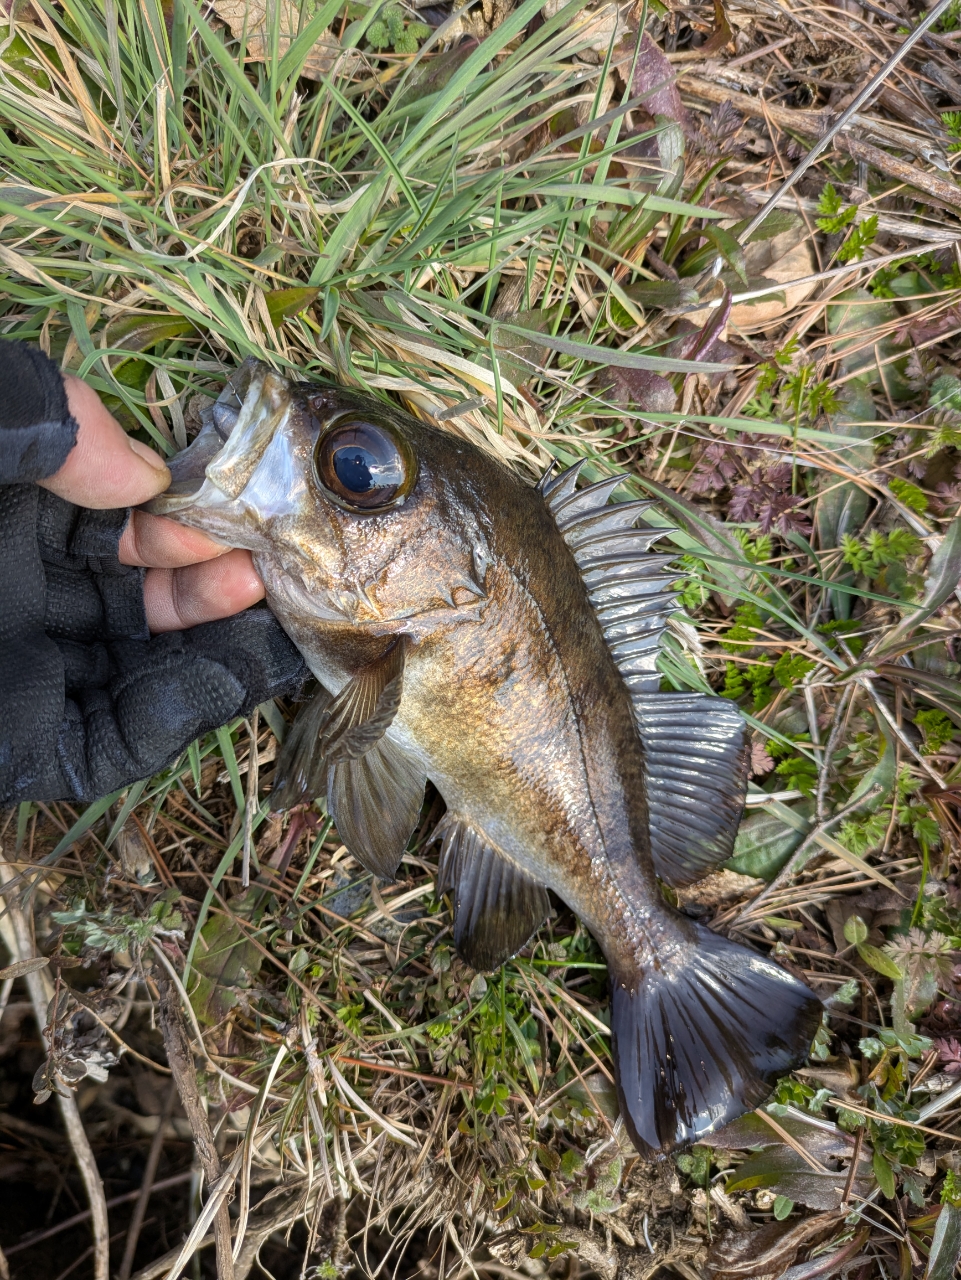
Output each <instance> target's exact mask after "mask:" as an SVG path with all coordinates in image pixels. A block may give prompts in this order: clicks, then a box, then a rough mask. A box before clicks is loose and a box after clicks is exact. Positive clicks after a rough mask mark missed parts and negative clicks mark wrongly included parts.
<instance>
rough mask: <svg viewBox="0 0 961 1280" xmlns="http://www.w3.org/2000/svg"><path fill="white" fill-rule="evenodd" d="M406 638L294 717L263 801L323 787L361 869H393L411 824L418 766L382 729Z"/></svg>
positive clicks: (418, 799) (298, 799) (284, 802)
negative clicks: (268, 796)
mask: <svg viewBox="0 0 961 1280" xmlns="http://www.w3.org/2000/svg"><path fill="white" fill-rule="evenodd" d="M405 656H406V641H405V640H404V639H403V638H401V639H400V640H398V641H396V642H395V643H394V644H393V645H392V646H391V647H390V649H388V650H387V652H386V653H385V654H384V655H383V657H381V658H378V659H377V661H376V662H372V663H370V664H369V665H368V666H366V667H365V668H364V669H363V670H362V671H360V672H358V674H357V675H356V676H354V678H353V679H352V680H349V681H348V682H347V684H345V685H344V687H343V688H342V689H341V691H340V693H338V694H337V695H336V697H333V696H331V694H329V693H328V692H327V690H326V689H323V688H320V689H318V690H317V692H316V693H315V694H314V696H313V698H312V699H311V700H310V702H309V703H308V704H307V705H306V706H305V707H304V708H303V710H302V711H301V713H300V715H299V716H298V718H297V720H296V721H295V722H294V724H293V726H292V728H291V730H290V733H289V734H288V736H287V740H286V742H285V743H284V746H283V749H282V751H281V753H280V757H279V759H278V761H277V770H276V782H275V784H274V791H273V795H272V797H271V808H273V809H289V808H291V807H292V806H293V805H295V804H304V803H310V802H311V801H313V800H314V799H316V797H317V796H318V795H322V794H324V792H326V795H327V809H328V812H329V813H330V816H331V817H332V818H333V820H334V823H335V824H336V826H337V831H338V833H339V834H340V838H341V839H342V840H343V842H344V844H345V845H346V846H347V848H348V850H349V852H350V853H351V854H352V855H353V856H354V857H355V858H356V859H357V861H358V862H360V863H362V865H363V866H365V867H366V868H367V870H368V871H372V872H373V873H374V874H375V875H378V876H382V877H383V878H384V879H390V878H392V877H393V875H394V873H395V872H396V870H397V867H398V864H399V863H400V860H401V858H402V857H403V855H404V850H405V848H406V847H407V841H408V840H409V839H410V836H411V832H412V831H413V830H414V827H415V826H416V825H417V819H418V817H419V815H420V808H421V804H422V803H423V799H424V786H425V784H426V781H427V777H426V774H425V773H424V770H423V769H422V768H421V766H420V765H419V764H417V763H416V762H415V761H414V760H413V759H411V757H410V756H409V755H408V754H407V752H405V751H404V750H403V748H402V747H399V746H397V744H396V743H393V742H391V741H390V740H389V739H387V738H385V737H384V734H385V733H386V732H387V730H388V728H389V727H390V724H391V721H392V720H393V719H394V716H395V715H396V714H397V708H398V706H399V705H400V699H401V694H402V691H403V679H404V660H405Z"/></svg>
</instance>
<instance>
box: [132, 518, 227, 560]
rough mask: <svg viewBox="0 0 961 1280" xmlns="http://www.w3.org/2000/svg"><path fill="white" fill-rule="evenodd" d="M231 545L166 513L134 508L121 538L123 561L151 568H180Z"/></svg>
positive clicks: (215, 555)
mask: <svg viewBox="0 0 961 1280" xmlns="http://www.w3.org/2000/svg"><path fill="white" fill-rule="evenodd" d="M229 551H230V548H229V547H226V546H224V545H223V543H220V542H214V540H213V538H208V536H207V535H206V534H205V533H201V531H200V530H199V529H191V528H190V527H189V526H187V525H183V524H178V523H177V522H176V521H175V520H169V519H168V518H167V517H166V516H154V515H150V514H149V513H148V512H146V511H133V512H131V515H130V520H129V521H128V522H127V527H126V528H125V529H124V531H123V536H122V537H121V539H120V548H119V551H118V557H119V559H120V563H121V564H131V565H145V566H147V567H148V568H160V569H179V568H181V567H182V566H184V565H189V564H197V563H199V562H200V561H203V560H215V559H218V558H219V557H220V556H224V555H227V554H228V553H229Z"/></svg>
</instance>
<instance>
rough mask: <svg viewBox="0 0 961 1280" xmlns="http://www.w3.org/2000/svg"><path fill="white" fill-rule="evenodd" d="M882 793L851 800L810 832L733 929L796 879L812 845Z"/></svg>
mask: <svg viewBox="0 0 961 1280" xmlns="http://www.w3.org/2000/svg"><path fill="white" fill-rule="evenodd" d="M880 791H881V787H880V786H875V787H872V788H871V789H870V791H866V792H865V793H864V795H863V796H858V797H857V799H855V800H851V801H850V802H849V803H848V804H846V805H845V806H844V808H843V809H839V810H838V811H837V813H835V814H832V815H831V817H830V818H826V819H825V820H824V821H823V822H819V823H818V824H817V826H816V827H814V828H813V829H812V830H811V831H809V832H808V834H807V835H806V836H805V837H804V839H803V840H802V841H801V843H800V845H798V847H797V849H796V850H795V851H794V853H793V854H792V856H791V860H790V861H789V862H788V864H787V866H785V867H783V868H782V869H781V870H780V871H779V872H778V874H777V875H776V876H775V877H774V879H773V880H772V881H771V883H770V884H769V885H767V887H766V888H764V889H762V890H761V892H760V893H759V894H758V895H757V897H756V898H752V899H751V901H750V902H749V903H748V904H747V906H746V907H745V908H744V910H743V911H742V912H741V913H740V915H738V916H737V918H736V919H735V920H734V923H733V925H732V928H737V926H738V925H739V924H741V923H742V922H746V921H747V920H748V919H749V918H750V917H751V916H754V915H756V914H757V907H758V904H759V903H761V902H764V901H765V899H767V898H769V897H770V896H771V895H772V894H773V893H776V892H777V891H778V889H783V888H784V886H785V885H786V884H788V883H789V882H790V881H791V880H793V879H794V877H795V876H796V875H797V873H798V872H799V871H800V870H801V868H802V867H803V866H804V864H805V863H806V862H807V860H808V858H809V857H810V856H811V855H810V852H809V851H810V849H811V846H812V845H814V844H817V843H818V837H819V836H823V835H826V834H827V832H828V829H829V828H830V827H835V826H837V824H838V823H839V822H843V821H844V819H845V818H846V817H848V816H849V815H850V814H852V813H855V812H856V811H857V810H858V809H862V808H863V807H864V806H865V805H866V804H868V803H869V802H870V801H871V800H873V799H874V797H875V796H876V795H878V794H879V793H880Z"/></svg>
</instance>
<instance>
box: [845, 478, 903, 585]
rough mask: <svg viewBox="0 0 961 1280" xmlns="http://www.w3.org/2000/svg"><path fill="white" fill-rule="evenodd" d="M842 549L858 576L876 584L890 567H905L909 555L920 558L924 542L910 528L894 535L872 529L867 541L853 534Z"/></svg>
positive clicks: (900, 530) (846, 560)
mask: <svg viewBox="0 0 961 1280" xmlns="http://www.w3.org/2000/svg"><path fill="white" fill-rule="evenodd" d="M923 496H924V495H923V494H922V497H923ZM841 550H842V551H843V553H844V559H845V562H846V563H847V564H849V565H850V566H851V568H852V569H853V570H854V571H855V573H862V574H864V576H865V577H866V578H867V579H868V580H869V581H870V582H874V581H875V580H876V579H877V578H879V577H880V576H881V573H882V571H883V570H884V569H885V568H887V566H889V565H893V564H900V565H903V564H904V562H905V561H906V560H907V559H908V557H909V556H916V555H917V554H918V553H919V552H920V550H921V542H920V539H918V538H916V537H915V536H914V534H913V533H911V532H909V531H908V530H907V529H892V530H891V531H890V533H878V532H876V531H875V530H872V531H871V532H870V533H869V534H868V535H867V537H866V538H865V539H864V540H863V541H862V540H861V539H860V538H855V537H854V536H853V535H851V534H849V533H845V534H843V535H842V537H841Z"/></svg>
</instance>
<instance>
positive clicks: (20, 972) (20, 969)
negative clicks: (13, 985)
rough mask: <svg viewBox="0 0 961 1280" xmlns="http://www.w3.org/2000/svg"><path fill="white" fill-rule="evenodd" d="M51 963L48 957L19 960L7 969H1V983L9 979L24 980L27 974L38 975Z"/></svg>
mask: <svg viewBox="0 0 961 1280" xmlns="http://www.w3.org/2000/svg"><path fill="white" fill-rule="evenodd" d="M49 963H50V961H49V960H48V959H47V957H46V956H31V958H30V959H29V960H18V961H17V962H16V963H15V964H8V965H7V967H6V968H5V969H0V981H5V980H6V979H7V978H22V977H24V975H25V974H28V973H36V971H37V970H38V969H43V968H45V967H46V966H47V965H48V964H49Z"/></svg>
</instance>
